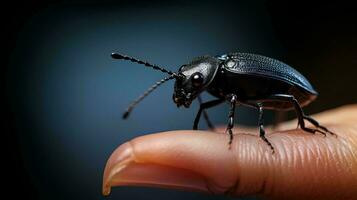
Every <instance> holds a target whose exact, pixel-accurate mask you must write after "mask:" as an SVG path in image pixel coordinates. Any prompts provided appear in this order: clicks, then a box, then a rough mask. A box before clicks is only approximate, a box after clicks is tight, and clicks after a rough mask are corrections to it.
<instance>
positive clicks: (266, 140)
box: [260, 135, 275, 154]
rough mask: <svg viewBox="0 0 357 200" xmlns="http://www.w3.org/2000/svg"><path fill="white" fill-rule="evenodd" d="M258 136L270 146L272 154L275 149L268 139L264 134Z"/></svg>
mask: <svg viewBox="0 0 357 200" xmlns="http://www.w3.org/2000/svg"><path fill="white" fill-rule="evenodd" d="M260 138H261V139H262V140H263V141H264V142H265V143H266V144H267V145H268V146H269V147H270V149H271V151H272V154H274V153H275V149H274V147H273V145H272V144H271V143H270V142H269V140H268V139H267V138H266V137H265V136H264V135H260Z"/></svg>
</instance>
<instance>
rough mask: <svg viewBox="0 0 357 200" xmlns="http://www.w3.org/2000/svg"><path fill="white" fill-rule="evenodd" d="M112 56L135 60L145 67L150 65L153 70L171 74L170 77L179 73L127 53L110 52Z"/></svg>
mask: <svg viewBox="0 0 357 200" xmlns="http://www.w3.org/2000/svg"><path fill="white" fill-rule="evenodd" d="M112 58H114V59H119V60H129V61H131V62H135V63H139V64H142V65H145V66H146V67H151V68H153V69H155V70H159V71H161V72H164V73H167V74H169V75H171V76H172V78H179V77H180V75H178V74H176V73H175V72H172V71H170V70H167V69H165V68H163V67H159V66H157V65H153V64H150V63H148V62H146V61H141V60H139V59H136V58H133V57H130V56H127V55H123V54H119V53H112Z"/></svg>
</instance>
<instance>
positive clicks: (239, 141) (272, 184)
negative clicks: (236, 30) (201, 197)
mask: <svg viewBox="0 0 357 200" xmlns="http://www.w3.org/2000/svg"><path fill="white" fill-rule="evenodd" d="M334 116H336V117H334ZM314 117H316V119H317V120H319V121H320V122H321V123H322V124H324V125H326V126H327V127H328V128H329V129H330V130H332V131H333V132H335V133H336V134H337V135H338V137H337V138H336V137H334V136H332V135H327V136H326V137H324V136H323V135H321V134H315V135H313V134H310V133H306V132H303V131H302V130H300V129H292V130H286V129H284V128H288V127H290V126H291V125H292V124H293V122H288V123H285V124H284V125H282V127H281V128H283V129H284V130H285V131H276V132H273V133H270V134H269V132H268V139H269V140H270V141H271V143H272V144H273V146H274V148H275V153H274V154H272V152H271V150H270V148H269V147H268V146H267V145H266V143H264V142H263V141H262V140H261V139H260V138H259V137H258V136H257V134H256V133H254V132H250V133H242V132H239V129H238V130H237V129H236V130H235V132H236V133H237V132H238V133H237V134H235V136H234V140H233V145H232V148H231V149H229V148H228V144H227V141H228V136H227V135H225V134H215V133H212V132H209V131H192V130H187V131H170V132H163V133H157V134H150V135H146V136H142V137H138V138H135V139H133V140H131V141H129V142H127V143H125V144H123V145H121V146H120V147H119V148H118V149H117V150H115V151H114V152H113V154H112V155H111V157H110V158H109V160H108V162H107V165H106V168H105V172H104V178H103V193H104V194H106V195H108V194H109V193H110V188H111V187H112V186H123V185H143V186H153V187H164V188H175V189H184V190H193V191H201V192H208V193H214V194H229V195H233V196H244V195H251V194H255V195H261V196H264V197H267V198H271V199H357V124H355V123H354V122H356V121H357V106H345V107H342V108H338V109H334V110H331V111H326V112H324V113H320V114H318V115H315V116H314ZM295 127H296V123H295Z"/></svg>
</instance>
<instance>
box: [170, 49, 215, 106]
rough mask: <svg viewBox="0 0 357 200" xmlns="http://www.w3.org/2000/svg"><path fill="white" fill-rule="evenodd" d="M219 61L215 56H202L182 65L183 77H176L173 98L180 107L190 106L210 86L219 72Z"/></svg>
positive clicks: (179, 72) (180, 72)
mask: <svg viewBox="0 0 357 200" xmlns="http://www.w3.org/2000/svg"><path fill="white" fill-rule="evenodd" d="M219 63H220V61H219V60H218V59H216V58H215V57H211V56H202V57H198V58H195V59H194V60H192V61H191V62H190V63H189V64H186V65H182V66H181V67H180V69H179V71H178V74H180V75H181V76H180V77H181V78H177V79H176V82H175V87H174V94H173V100H174V102H175V103H176V105H177V106H178V107H179V106H181V105H184V106H185V107H186V108H188V107H189V106H190V105H191V103H192V101H193V100H194V99H195V98H196V97H197V96H198V95H199V94H200V93H201V92H202V91H204V90H205V89H206V88H207V87H208V86H209V84H210V83H211V82H212V81H213V79H214V77H215V75H216V73H217V70H218V68H219Z"/></svg>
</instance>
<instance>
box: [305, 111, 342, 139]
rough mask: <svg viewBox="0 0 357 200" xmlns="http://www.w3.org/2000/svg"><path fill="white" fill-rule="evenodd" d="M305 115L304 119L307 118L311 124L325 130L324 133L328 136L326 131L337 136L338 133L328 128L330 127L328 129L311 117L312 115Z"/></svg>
mask: <svg viewBox="0 0 357 200" xmlns="http://www.w3.org/2000/svg"><path fill="white" fill-rule="evenodd" d="M303 117H304V119H306V120H307V121H309V122H310V123H311V124H313V125H314V126H315V127H316V128H318V129H321V130H323V131H324V133H323V134H324V135H325V136H326V133H329V134H330V135H333V136H335V137H337V135H336V134H335V133H334V132H332V131H330V130H328V129H327V128H326V127H324V126H321V125H320V124H319V122H318V121H316V120H315V119H313V118H312V117H310V116H303ZM318 132H320V133H322V132H321V131H318Z"/></svg>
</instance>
